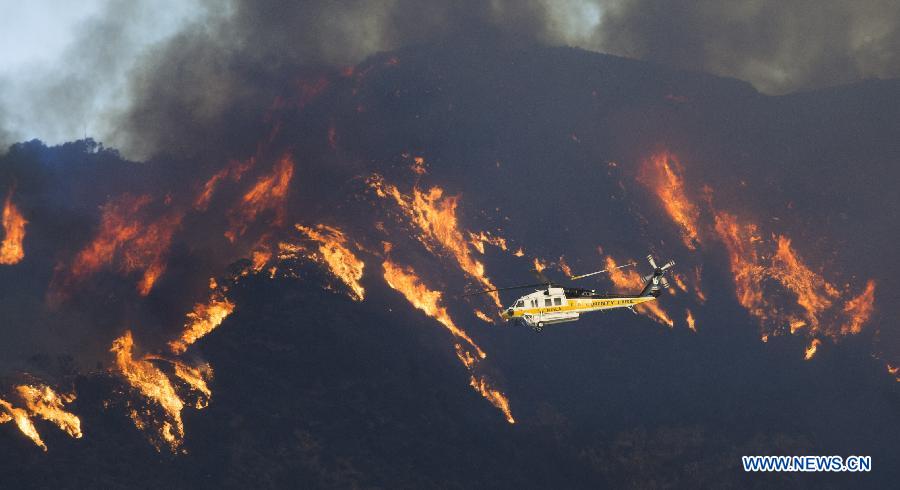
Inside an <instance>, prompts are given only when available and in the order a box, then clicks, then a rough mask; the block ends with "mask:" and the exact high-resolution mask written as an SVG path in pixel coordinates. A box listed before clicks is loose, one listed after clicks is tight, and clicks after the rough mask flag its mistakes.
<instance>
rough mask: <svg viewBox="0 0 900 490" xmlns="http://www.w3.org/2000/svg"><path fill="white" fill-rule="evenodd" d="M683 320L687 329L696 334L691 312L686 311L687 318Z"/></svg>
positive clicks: (694, 321)
mask: <svg viewBox="0 0 900 490" xmlns="http://www.w3.org/2000/svg"><path fill="white" fill-rule="evenodd" d="M685 320H687V325H688V328H689V329H691V331H692V332H696V331H697V322H696V320H694V314H693V313H691V310H687V317H686V318H685Z"/></svg>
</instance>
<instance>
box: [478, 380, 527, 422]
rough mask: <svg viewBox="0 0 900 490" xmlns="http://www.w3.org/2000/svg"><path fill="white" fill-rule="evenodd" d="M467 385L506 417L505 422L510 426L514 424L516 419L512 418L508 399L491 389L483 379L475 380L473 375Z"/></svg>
mask: <svg viewBox="0 0 900 490" xmlns="http://www.w3.org/2000/svg"><path fill="white" fill-rule="evenodd" d="M469 384H470V385H471V386H472V388H475V391H477V392H479V393H481V396H483V397H484V398H485V399H487V401H489V402H490V403H491V405H493V406H495V407H497V408H498V409H499V410H500V411H501V412H503V415H504V416H505V417H506V421H507V422H509V423H510V424H515V423H516V419H514V418H513V416H512V411H511V410H510V408H509V399H507V398H506V396H505V395H504V394H503V393H501V392H500V391H499V390H496V389H494V388H491V386H490V385H489V384H488V383H487V381H486V380H485V379H484V378H478V379H476V378H475V375H474V374H473V375H472V376H471V378H470V380H469Z"/></svg>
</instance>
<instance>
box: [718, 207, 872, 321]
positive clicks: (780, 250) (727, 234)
mask: <svg viewBox="0 0 900 490" xmlns="http://www.w3.org/2000/svg"><path fill="white" fill-rule="evenodd" d="M757 230H758V229H757V227H756V225H755V224H753V223H741V222H739V221H738V219H737V218H736V217H735V216H733V215H731V214H728V213H724V212H718V213H716V233H717V234H718V235H719V238H720V239H721V240H722V241H723V242H724V243H725V247H726V249H727V250H728V255H729V259H730V262H731V272H732V274H733V276H734V281H735V292H736V294H737V298H738V302H740V304H741V305H742V306H744V308H746V309H747V311H748V312H750V314H752V315H753V316H755V317H757V318H758V319H759V320H761V321H763V322H767V323H768V322H775V323H777V324H782V325H784V324H787V325H789V327H790V331H791V333H796V332H797V331H798V330H799V329H801V328H804V327H808V328H809V333H810V335H812V334H816V333H824V334H826V335H828V336H830V337H833V338H835V337H837V336H839V335H848V334H857V333H859V332H860V331H861V330H862V326H863V324H865V323H866V322H867V321H868V320H869V317H870V316H871V314H872V311H873V309H874V302H875V283H874V281H869V282H868V283H867V285H866V289H865V291H863V293H861V294H860V295H859V296H857V297H856V298H852V299H850V300H848V301H847V302H846V304H845V306H844V309H843V313H844V315H845V316H847V317H848V320H847V323H846V324H845V325H843V326H842V327H840V328H839V329H838V328H836V325H834V324H833V322H831V321H829V322H828V323H826V324H824V325H823V324H822V316H823V315H824V314H826V313H827V314H828V318H829V320H834V319H835V318H834V317H835V312H834V309H833V308H832V307H833V305H834V302H835V301H836V300H837V299H839V298H840V297H841V296H843V294H842V292H841V291H839V290H838V289H837V288H836V287H835V286H833V285H832V284H831V283H830V282H828V281H827V280H826V279H825V278H824V277H823V276H822V275H821V274H820V273H817V272H814V271H813V270H812V269H810V268H809V266H807V265H806V264H805V263H804V262H803V260H802V259H801V258H800V256H799V255H798V254H797V252H796V251H795V250H794V249H793V247H792V246H791V240H790V239H789V238H788V237H785V236H777V237H774V242H775V243H774V253H773V254H772V256H771V259H770V260H768V261H767V260H766V258H765V257H766V249H765V248H763V247H767V248H768V247H771V246H772V245H771V244H770V243H768V242H766V241H765V240H764V239H763V238H762V237H761V236H760V234H759V232H758V231H757ZM769 279H771V280H774V281H776V282H777V283H778V284H780V285H781V286H782V287H784V288H785V289H786V290H788V291H790V292H791V293H793V294H794V296H795V297H796V299H795V303H796V306H797V307H799V309H800V310H801V311H802V313H801V316H802V318H797V317H796V316H795V315H792V314H789V313H787V312H785V311H783V310H782V308H780V307H779V306H777V305H775V304H772V303H771V302H770V301H769V300H768V299H767V298H766V296H765V295H764V282H765V281H766V280H769Z"/></svg>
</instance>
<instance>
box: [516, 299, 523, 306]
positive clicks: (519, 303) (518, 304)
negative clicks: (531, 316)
mask: <svg viewBox="0 0 900 490" xmlns="http://www.w3.org/2000/svg"><path fill="white" fill-rule="evenodd" d="M523 306H525V302H524V301H522V300H521V299H520V300H519V301H516V308H521V307H523Z"/></svg>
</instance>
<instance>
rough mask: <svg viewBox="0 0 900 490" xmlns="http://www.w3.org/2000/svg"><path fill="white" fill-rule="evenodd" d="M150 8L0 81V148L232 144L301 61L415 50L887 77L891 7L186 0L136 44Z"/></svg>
mask: <svg viewBox="0 0 900 490" xmlns="http://www.w3.org/2000/svg"><path fill="white" fill-rule="evenodd" d="M158 5H159V4H158V3H153V2H144V1H139V2H123V1H118V0H113V1H111V2H110V4H109V6H108V8H107V10H106V11H105V13H104V14H103V15H101V16H100V17H98V18H94V19H92V20H91V21H90V22H87V23H86V24H85V25H83V26H82V34H81V36H80V38H79V40H78V41H77V42H76V43H75V44H74V45H73V46H72V47H71V48H70V50H69V53H67V55H66V56H65V59H66V60H67V63H65V64H64V66H60V67H56V68H53V69H49V68H48V69H47V72H46V73H30V74H27V76H26V78H28V80H27V83H24V84H23V83H22V82H21V80H19V83H18V84H17V87H18V90H19V91H20V92H21V93H16V92H15V91H16V90H17V88H16V87H11V86H10V85H9V81H4V80H3V79H0V90H3V92H4V93H5V94H7V97H5V99H7V102H6V104H7V105H8V104H9V102H8V100H9V99H10V98H11V97H9V96H8V95H9V93H15V97H14V98H15V101H16V102H15V103H16V104H19V110H17V111H9V110H3V109H6V108H5V107H2V104H3V102H0V114H3V116H0V144H3V143H9V142H11V141H12V140H13V139H16V140H21V139H30V138H32V137H39V138H40V137H43V138H45V139H49V140H51V141H50V142H54V141H52V140H53V139H54V137H68V138H70V139H71V137H72V135H77V136H81V132H82V131H86V132H87V133H88V134H91V135H94V136H95V137H98V138H100V139H101V140H103V141H104V142H106V143H107V144H109V145H112V146H116V147H119V148H121V149H122V150H123V152H124V154H125V155H127V156H129V157H133V158H138V159H143V158H147V157H149V156H152V155H154V154H158V153H159V152H190V151H194V152H196V153H198V154H200V153H202V152H203V150H202V148H204V147H209V146H214V145H215V144H216V143H218V142H222V141H230V140H233V139H235V138H240V136H241V134H243V133H245V132H246V128H245V127H244V126H242V125H241V123H237V122H236V121H245V122H247V123H249V121H250V120H257V119H258V118H259V117H260V113H261V111H263V110H264V108H265V107H267V106H268V104H270V103H271V101H272V98H273V97H274V96H275V95H278V94H279V93H282V92H283V91H284V90H285V84H287V83H289V81H290V79H291V77H294V76H297V74H298V73H301V72H302V71H303V70H304V69H308V68H309V67H315V66H320V67H321V66H335V65H338V66H340V65H349V64H354V63H358V62H360V61H362V60H363V59H365V58H366V57H367V56H370V55H372V54H374V53H377V52H380V51H386V50H391V49H396V48H400V47H404V46H408V45H413V44H421V43H441V44H444V45H450V46H453V45H455V44H457V43H474V44H479V43H480V44H482V45H485V46H494V45H497V44H506V45H510V46H527V45H529V44H534V43H541V44H552V45H571V46H576V47H581V48H585V49H590V50H595V51H602V52H608V53H612V54H617V55H622V56H628V57H633V58H638V59H643V60H648V61H653V62H657V63H660V64H664V65H667V66H671V67H675V68H680V69H687V70H696V71H706V72H711V73H714V74H717V75H723V76H731V77H736V78H740V79H743V80H747V81H749V82H751V83H753V84H754V85H755V86H756V87H757V88H758V89H759V90H761V91H763V92H765V93H770V94H780V93H786V92H791V91H797V90H808V89H813V88H819V87H826V86H831V85H836V84H842V83H849V82H853V81H857V80H860V79H864V78H869V77H895V76H898V74H900V59H898V58H900V54H898V50H897V48H896V46H900V34H898V32H900V31H898V29H900V27H898V26H900V3H897V2H892V1H890V0H872V1H863V2H844V1H840V0H824V1H810V0H804V1H795V2H784V1H779V0H748V1H739V2H736V1H732V2H729V1H726V2H722V1H709V0H705V1H687V0H674V1H673V0H666V1H663V0H565V1H550V0H492V1H482V0H458V1H453V2H446V1H437V0H418V1H416V0H371V1H364V0H347V1H342V2H334V1H325V0H305V1H287V0H262V1H250V0H221V1H215V0H194V3H192V4H191V5H193V7H192V9H193V10H192V12H193V14H192V15H189V16H187V18H188V19H189V21H188V22H182V23H181V24H179V23H177V22H168V23H167V24H166V25H167V26H168V27H167V28H166V29H170V30H174V31H173V32H166V33H163V34H160V33H156V34H155V36H156V38H154V39H156V41H155V42H147V39H148V36H150V37H152V36H151V35H150V34H148V33H146V32H142V30H146V29H147V28H148V25H147V24H148V23H147V21H146V20H145V21H144V22H141V19H147V18H151V19H155V18H157V17H159V16H164V15H165V12H164V10H165V9H166V8H170V7H171V5H170V6H168V7H166V6H165V5H164V6H162V7H159V6H158ZM183 5H186V4H183ZM150 24H153V23H152V22H151V23H150ZM173 26H174V27H173ZM161 29H162V28H161ZM164 30H165V29H164ZM157 38H158V39H157ZM23 85H25V86H27V89H22V86H23ZM23 107H24V108H25V109H23ZM11 114H12V115H17V117H19V118H21V117H22V116H21V115H22V114H27V117H28V118H29V119H31V121H21V120H15V118H14V117H13V116H11ZM35 121H36V122H35ZM29 122H30V124H28V123H29ZM87 122H90V124H88V123H87ZM23 127H25V128H34V127H41V128H46V129H44V130H40V131H42V134H30V133H29V134H26V132H23V131H22V130H21V128H23ZM34 131H35V130H31V132H34Z"/></svg>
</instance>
